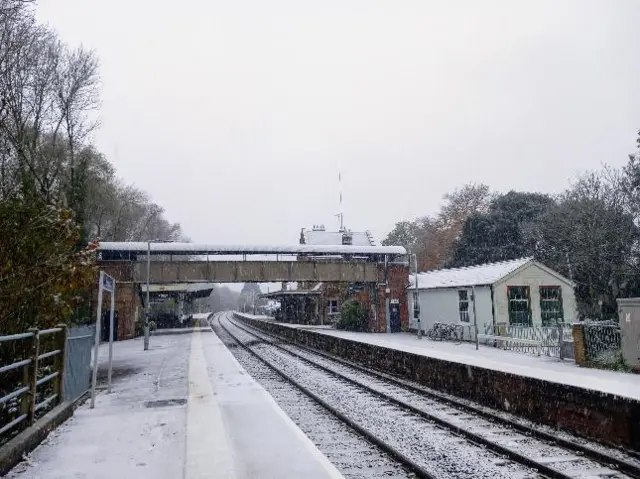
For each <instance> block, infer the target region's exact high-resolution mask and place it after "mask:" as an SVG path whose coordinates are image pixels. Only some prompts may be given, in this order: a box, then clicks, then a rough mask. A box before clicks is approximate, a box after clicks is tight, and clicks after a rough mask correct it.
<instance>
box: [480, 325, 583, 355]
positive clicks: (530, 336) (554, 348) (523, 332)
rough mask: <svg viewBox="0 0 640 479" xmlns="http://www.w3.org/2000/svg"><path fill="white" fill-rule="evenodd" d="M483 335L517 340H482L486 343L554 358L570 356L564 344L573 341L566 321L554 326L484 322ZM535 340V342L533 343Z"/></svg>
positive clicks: (569, 326)
mask: <svg viewBox="0 0 640 479" xmlns="http://www.w3.org/2000/svg"><path fill="white" fill-rule="evenodd" d="M484 332H485V335H488V336H492V337H494V338H495V337H505V338H510V339H513V340H522V341H521V342H518V341H511V340H510V341H499V340H495V339H487V340H483V341H484V342H485V343H487V344H488V345H492V346H495V347H500V348H503V349H508V350H511V351H515V352H519V353H525V354H536V355H537V354H542V355H544V356H549V357H554V358H567V359H569V358H571V359H572V356H573V353H572V352H569V349H571V348H568V347H567V346H566V345H567V344H570V343H572V342H573V336H572V327H571V324H568V323H558V324H556V325H554V326H529V325H515V324H506V323H499V324H497V325H495V326H494V325H493V324H492V323H485V325H484ZM533 342H535V343H536V344H533Z"/></svg>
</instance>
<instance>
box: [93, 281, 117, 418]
mask: <svg viewBox="0 0 640 479" xmlns="http://www.w3.org/2000/svg"><path fill="white" fill-rule="evenodd" d="M104 291H106V292H107V293H111V308H110V311H109V366H108V370H107V392H109V393H110V392H111V369H112V367H111V365H112V361H113V317H114V312H115V308H116V280H115V279H113V278H112V277H111V276H109V275H108V274H106V273H105V272H104V271H100V278H99V280H98V308H97V312H96V339H95V344H94V348H93V349H94V352H93V376H92V378H91V409H93V408H94V407H95V402H96V383H97V381H98V352H99V348H100V333H101V332H102V327H101V319H102V294H103V292H104Z"/></svg>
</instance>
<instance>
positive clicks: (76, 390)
mask: <svg viewBox="0 0 640 479" xmlns="http://www.w3.org/2000/svg"><path fill="white" fill-rule="evenodd" d="M95 328H96V327H95V325H90V326H78V327H75V328H69V335H68V336H67V352H66V358H65V365H64V399H65V401H74V400H75V399H77V398H79V397H80V396H81V395H83V394H84V393H85V392H87V390H88V389H89V383H90V381H91V348H92V347H93V342H94V339H95V332H96V329H95Z"/></svg>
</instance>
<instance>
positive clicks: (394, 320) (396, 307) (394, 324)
mask: <svg viewBox="0 0 640 479" xmlns="http://www.w3.org/2000/svg"><path fill="white" fill-rule="evenodd" d="M389 324H390V326H391V332H392V333H397V332H399V331H400V302H399V301H398V300H397V299H392V300H391V304H389Z"/></svg>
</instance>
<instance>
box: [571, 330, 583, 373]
mask: <svg viewBox="0 0 640 479" xmlns="http://www.w3.org/2000/svg"><path fill="white" fill-rule="evenodd" d="M572 333H573V354H574V357H575V360H576V364H577V365H578V366H584V365H585V364H586V363H587V345H586V344H585V341H584V324H580V323H576V324H574V325H573V331H572Z"/></svg>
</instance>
